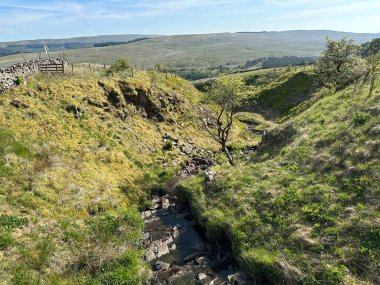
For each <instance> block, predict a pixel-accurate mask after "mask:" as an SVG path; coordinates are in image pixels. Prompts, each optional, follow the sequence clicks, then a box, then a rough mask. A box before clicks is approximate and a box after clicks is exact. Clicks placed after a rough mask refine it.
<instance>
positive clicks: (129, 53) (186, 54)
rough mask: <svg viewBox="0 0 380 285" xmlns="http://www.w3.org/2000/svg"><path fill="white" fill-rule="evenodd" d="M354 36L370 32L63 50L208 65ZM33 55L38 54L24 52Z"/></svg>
mask: <svg viewBox="0 0 380 285" xmlns="http://www.w3.org/2000/svg"><path fill="white" fill-rule="evenodd" d="M327 35H330V36H331V37H333V38H341V37H344V36H350V37H353V38H354V39H355V40H357V41H358V42H359V43H361V42H366V41H370V40H371V39H372V38H373V37H374V35H373V34H353V33H340V32H333V31H285V32H263V33H220V34H202V35H178V36H165V37H157V38H153V39H150V40H147V41H143V42H137V43H133V44H128V45H118V46H112V47H105V48H90V49H77V50H69V51H65V54H66V56H67V58H68V59H69V61H70V62H73V63H82V62H91V63H99V64H103V63H106V64H109V63H111V62H114V61H115V59H116V58H120V57H127V58H129V59H130V61H131V62H132V63H133V64H138V65H139V66H141V65H144V66H153V65H154V64H164V65H166V66H173V67H177V68H178V67H179V68H197V69H200V68H207V67H210V66H211V67H216V66H219V65H225V64H228V63H229V64H244V63H245V62H246V61H247V60H252V59H255V58H260V57H267V56H277V57H281V56H288V55H295V56H316V55H319V54H320V52H321V51H322V50H323V48H324V43H325V37H326V36H327ZM24 56H25V58H27V59H33V58H36V57H38V54H25V55H24ZM19 61H22V59H21V55H12V56H7V57H1V58H0V66H7V65H10V64H12V63H15V62H19Z"/></svg>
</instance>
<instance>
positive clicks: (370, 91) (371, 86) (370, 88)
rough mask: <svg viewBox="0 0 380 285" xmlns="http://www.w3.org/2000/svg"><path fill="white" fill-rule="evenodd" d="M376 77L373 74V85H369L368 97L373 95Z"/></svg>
mask: <svg viewBox="0 0 380 285" xmlns="http://www.w3.org/2000/svg"><path fill="white" fill-rule="evenodd" d="M375 79H376V75H372V78H371V85H370V86H369V94H368V97H371V96H372V92H373V88H374V87H375Z"/></svg>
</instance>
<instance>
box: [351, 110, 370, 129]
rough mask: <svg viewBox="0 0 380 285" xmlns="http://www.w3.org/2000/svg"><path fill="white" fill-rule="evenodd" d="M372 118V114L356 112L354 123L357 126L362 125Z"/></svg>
mask: <svg viewBox="0 0 380 285" xmlns="http://www.w3.org/2000/svg"><path fill="white" fill-rule="evenodd" d="M370 119H371V115H370V114H368V113H365V112H357V113H355V115H354V117H353V119H352V123H353V125H354V126H355V127H358V126H361V125H363V124H365V123H366V122H368V121H369V120H370Z"/></svg>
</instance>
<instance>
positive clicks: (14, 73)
mask: <svg viewBox="0 0 380 285" xmlns="http://www.w3.org/2000/svg"><path fill="white" fill-rule="evenodd" d="M62 61H63V59H61V58H56V59H52V60H49V59H38V60H30V61H24V62H20V63H17V64H14V65H12V66H9V67H7V68H0V93H1V92H4V91H5V90H8V89H10V88H12V87H14V86H16V85H17V77H18V76H21V77H22V79H23V82H26V79H27V77H28V75H31V74H36V73H39V72H40V71H39V68H38V65H39V64H43V63H49V62H55V63H62Z"/></svg>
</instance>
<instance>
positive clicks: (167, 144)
mask: <svg viewBox="0 0 380 285" xmlns="http://www.w3.org/2000/svg"><path fill="white" fill-rule="evenodd" d="M163 149H164V150H168V151H170V150H173V149H174V142H173V141H170V140H169V141H166V142H165V144H164V147H163Z"/></svg>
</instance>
